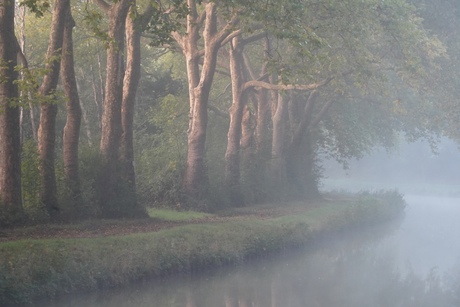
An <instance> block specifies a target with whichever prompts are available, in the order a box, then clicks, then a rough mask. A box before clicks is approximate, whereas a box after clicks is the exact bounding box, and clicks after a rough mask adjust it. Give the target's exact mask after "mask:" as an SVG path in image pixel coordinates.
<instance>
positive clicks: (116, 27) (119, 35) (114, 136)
mask: <svg viewBox="0 0 460 307" xmlns="http://www.w3.org/2000/svg"><path fill="white" fill-rule="evenodd" d="M95 2H96V3H97V4H98V5H99V7H100V8H101V9H102V10H104V12H105V13H106V14H107V16H108V19H109V20H108V22H109V24H108V27H109V28H108V32H107V35H108V37H107V39H108V48H107V64H106V65H107V74H106V81H105V99H104V101H103V112H102V129H101V141H100V146H99V148H100V153H101V158H102V170H101V174H100V177H99V178H98V187H97V189H98V194H99V195H98V197H99V205H100V210H101V214H102V216H106V217H116V216H120V215H122V214H123V213H122V212H120V210H121V207H120V206H121V204H119V196H120V195H118V192H120V191H119V190H118V189H119V187H118V184H119V169H118V168H119V165H118V157H119V146H120V138H121V133H122V130H121V102H122V97H123V78H124V63H123V50H124V33H125V24H126V17H127V16H128V11H129V7H130V1H129V0H121V1H117V2H115V3H113V4H111V5H110V4H108V3H107V2H105V1H104V0H95Z"/></svg>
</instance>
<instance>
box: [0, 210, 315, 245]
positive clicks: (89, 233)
mask: <svg viewBox="0 0 460 307" xmlns="http://www.w3.org/2000/svg"><path fill="white" fill-rule="evenodd" d="M317 205H318V203H315V202H309V203H305V202H298V203H289V204H276V205H275V204H268V205H267V204H266V205H257V206H250V207H245V208H235V209H231V210H225V211H221V212H218V213H216V214H203V215H198V216H196V215H193V217H192V218H187V216H188V215H187V214H186V213H187V212H185V214H184V215H183V216H185V218H180V219H172V218H164V219H163V218H158V217H155V214H154V210H152V211H150V213H151V214H150V215H151V216H154V217H153V218H146V219H135V220H132V219H129V220H128V219H127V220H88V221H84V222H79V223H73V224H42V225H35V226H28V227H17V228H10V229H0V242H5V241H15V240H22V239H51V238H89V237H103V236H118V235H128V234H132V233H142V232H154V231H159V230H163V229H167V228H171V227H176V226H180V225H185V224H197V223H219V222H226V221H233V220H240V219H246V218H258V219H267V218H273V217H277V216H283V215H291V214H296V213H300V212H305V211H306V210H309V209H310V208H312V207H315V206H317Z"/></svg>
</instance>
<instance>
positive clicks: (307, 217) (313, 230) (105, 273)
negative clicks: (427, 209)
mask: <svg viewBox="0 0 460 307" xmlns="http://www.w3.org/2000/svg"><path fill="white" fill-rule="evenodd" d="M286 206H288V205H286ZM403 207H404V204H403V202H402V201H401V198H400V197H399V196H398V195H396V194H395V193H386V194H381V195H361V196H360V197H359V198H356V199H351V200H350V199H348V200H343V199H342V200H330V201H324V202H322V203H320V204H316V205H315V206H313V207H312V208H310V209H308V210H305V211H303V212H295V213H291V214H288V215H282V216H277V217H270V218H257V217H255V216H254V215H251V216H249V215H248V214H247V213H248V212H249V211H240V212H237V211H235V212H233V213H230V215H231V214H233V216H243V218H236V219H233V220H232V221H231V222H215V221H213V222H202V223H192V224H188V225H183V226H178V227H173V228H169V229H165V230H161V231H156V232H150V233H137V234H130V235H124V236H108V237H99V238H82V239H72V238H69V239H48V240H18V241H10V242H3V243H0V305H2V306H4V305H7V304H13V303H27V302H31V301H33V300H34V299H35V298H37V297H53V296H56V295H60V294H63V293H70V292H75V291H84V290H95V289H98V288H100V287H108V286H115V285H121V284H125V283H127V282H130V281H133V280H136V279H139V278H142V277H145V276H152V275H153V276H155V275H164V274H169V273H172V272H187V271H193V270H199V269H200V268H204V267H209V266H218V265H223V264H228V263H236V262H240V261H242V260H244V259H245V258H248V257H251V256H254V255H259V254H264V253H268V252H273V251H277V250H280V249H282V248H288V247H292V246H298V245H302V244H305V243H308V242H309V241H310V240H311V239H312V238H314V237H316V236H318V235H322V234H324V233H327V232H331V231H340V230H342V229H344V228H348V227H353V226H359V225H364V224H368V223H375V222H377V221H382V220H387V219H389V218H392V217H394V216H396V215H398V214H399V213H400V212H401V211H402V210H403ZM245 210H253V212H254V211H255V212H257V210H258V209H257V208H249V209H245ZM226 214H227V215H229V213H228V212H227V213H226ZM173 218H174V217H171V219H173Z"/></svg>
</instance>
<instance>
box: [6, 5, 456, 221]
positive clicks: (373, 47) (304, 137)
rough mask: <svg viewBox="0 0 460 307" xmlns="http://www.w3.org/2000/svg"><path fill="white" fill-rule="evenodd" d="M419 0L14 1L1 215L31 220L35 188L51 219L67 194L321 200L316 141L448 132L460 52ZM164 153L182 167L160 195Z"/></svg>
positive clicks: (346, 153)
mask: <svg viewBox="0 0 460 307" xmlns="http://www.w3.org/2000/svg"><path fill="white" fill-rule="evenodd" d="M420 2H421V1H416V3H413V4H410V3H409V1H406V0H390V1H377V0H369V1H357V0H346V1H343V0H341V1H339V0H321V1H318V0H315V1H313V0H303V1H294V0H283V1H279V0H277V1H275V0H269V1H265V2H264V3H260V1H194V0H187V1H181V0H173V1H164V2H162V1H151V2H150V1H147V2H145V3H144V2H142V3H136V2H134V1H128V0H119V1H115V2H113V3H109V2H106V1H104V0H95V1H94V2H93V3H92V4H88V3H70V1H69V0H55V2H54V3H53V5H52V6H51V8H49V7H48V6H49V5H48V4H47V2H41V1H25V2H23V3H21V6H20V7H17V6H16V3H15V2H14V0H1V2H0V7H1V8H2V10H0V53H1V62H0V63H1V65H0V68H1V75H0V80H1V82H0V100H1V105H2V112H1V121H0V141H1V142H0V146H2V147H1V148H0V154H1V161H0V162H1V163H0V170H1V171H0V177H1V181H0V191H1V193H0V196H1V207H0V216H1V217H0V221H1V223H2V224H12V223H15V222H17V221H19V220H22V219H23V218H24V216H25V215H26V214H29V216H30V210H29V207H28V205H27V204H25V203H24V202H25V201H26V200H25V195H31V199H32V202H33V203H35V204H36V206H35V207H36V208H41V207H40V206H42V207H43V208H45V209H46V210H45V211H46V213H47V216H48V217H50V218H52V219H55V218H59V217H60V216H62V211H63V208H64V207H66V206H67V207H73V209H72V210H73V211H72V212H74V213H77V214H78V213H81V214H83V211H84V209H83V208H84V207H85V206H91V207H92V208H91V210H89V211H90V212H91V214H95V215H97V216H100V217H135V216H143V215H145V210H144V207H143V204H145V203H154V202H155V201H159V200H161V201H170V202H172V201H174V203H175V204H177V205H180V206H183V205H186V206H195V207H198V208H207V209H210V206H214V205H215V204H216V203H221V204H227V205H243V204H244V203H246V202H255V201H266V200H268V199H273V197H274V196H276V197H278V199H286V198H289V199H293V198H304V197H313V196H317V195H318V178H319V173H318V171H319V168H318V166H319V165H318V156H319V154H321V155H324V154H325V155H327V156H329V157H334V158H335V159H337V160H339V161H341V162H344V161H346V160H347V159H348V158H350V157H359V156H361V155H363V154H364V153H366V151H368V150H369V149H370V148H371V147H373V146H376V145H383V146H386V147H390V146H393V145H394V140H395V138H394V136H395V135H396V134H397V133H399V132H401V131H402V132H404V133H406V135H407V136H408V137H410V138H412V139H415V138H418V137H421V136H429V134H430V133H431V132H432V131H436V130H437V129H439V128H438V127H440V125H435V124H434V123H433V121H430V120H428V119H429V117H430V116H427V112H428V111H432V110H433V105H434V100H433V99H432V98H433V97H435V96H434V94H435V93H436V91H435V90H434V87H433V85H434V84H437V83H434V82H433V81H432V77H433V76H434V75H435V74H438V71H439V69H440V67H442V65H440V63H441V64H443V65H447V64H446V63H448V61H449V60H448V59H447V57H445V54H446V53H445V48H444V45H443V44H442V43H441V41H440V40H439V39H438V38H436V37H435V36H433V35H430V34H429V32H428V31H427V30H425V28H424V24H423V20H422V19H421V18H420V14H419V11H418V9H417V7H418V4H420ZM26 7H27V12H26V10H25V8H26ZM15 9H16V11H17V12H22V14H15ZM49 9H52V12H48V10H49ZM17 12H16V13H17ZM72 12H74V14H76V20H77V26H76V27H75V21H74V17H73V16H72ZM75 12H76V13H75ZM36 16H39V17H40V16H41V19H36V18H39V17H36ZM50 19H51V20H50ZM38 20H44V21H45V22H43V24H42V25H38V22H39V21H38ZM47 22H49V23H50V24H51V27H50V30H49V32H47V31H46V30H45V29H48V28H49V24H48V25H47V24H46V23H47ZM15 25H16V29H15ZM425 26H426V25H425ZM74 27H75V29H74ZM37 29H42V31H41V32H40V33H38V34H37V35H36V37H34V34H33V31H36V30H37ZM29 33H30V34H29ZM44 33H48V35H49V38H48V39H47V43H45V39H44ZM73 35H76V37H77V39H76V40H75V39H74V38H73ZM40 38H41V39H40ZM75 41H76V42H77V43H75ZM45 45H47V51H46V52H45V56H41V55H40V54H41V53H40V52H41V51H40V50H44V48H46V47H44V46H45ZM102 48H105V49H106V52H105V54H102V53H100V52H99V51H100V50H101V49H102ZM28 49H29V50H31V51H32V52H29V53H27V52H26V50H28ZM74 49H75V50H74ZM29 54H30V56H29ZM178 54H180V55H182V58H183V59H184V60H185V61H180V62H179V61H178V59H177V56H176V55H178ZM18 60H19V61H20V64H19V65H18ZM31 61H32V62H33V63H34V68H31V67H32V66H31V65H30V62H31ZM18 67H19V68H18ZM37 67H39V68H40V69H38V68H37ZM165 67H169V69H168V68H165ZM59 77H60V78H59ZM59 79H60V80H61V83H60V84H61V85H60V86H59ZM104 80H105V81H104ZM104 83H105V84H104ZM183 84H187V86H182V85H183ZM429 85H431V86H429ZM138 88H139V91H138ZM443 92H445V91H443ZM421 93H422V94H423V95H422V96H421V95H420V94H421ZM81 97H82V98H81ZM184 100H188V101H189V103H188V104H186V103H184ZM61 101H65V104H62V103H60V102H61ZM91 101H94V102H95V103H94V104H90V103H89V102H91ZM136 101H137V104H136ZM449 101H453V99H452V97H449ZM64 105H65V107H64ZM168 106H169V107H170V109H168ZM37 107H38V108H39V121H38V128H36V123H35V117H36V116H35V112H34V110H36V109H37ZM225 108H228V112H226V111H222V110H223V109H225ZM185 109H188V110H185ZM26 111H28V112H26ZM183 112H187V113H188V114H189V115H188V119H186V118H187V117H185V116H182V115H181V114H183ZM441 113H442V112H441ZM151 114H154V115H153V116H151ZM155 117H156V119H154V118H155ZM158 117H162V118H161V120H158ZM82 121H83V125H82ZM159 123H163V124H162V125H160V124H159ZM171 127H176V128H177V127H179V129H183V130H182V131H179V134H178V135H177V131H175V133H173V134H174V135H171V134H170V135H169V136H168V134H167V131H172V130H171ZM176 128H175V129H176ZM61 129H62V130H61ZM185 130H186V131H185ZM61 131H62V133H61ZM80 131H85V132H86V133H85V135H83V136H80ZM61 134H62V135H61ZM225 135H226V142H225V141H224V140H223V138H225ZM57 136H62V138H58V137H57ZM168 138H169V139H168ZM172 138H174V139H176V140H178V141H177V142H176V144H175V146H177V147H172V146H171V143H172V142H171V140H172ZM28 139H31V140H33V141H32V143H33V144H36V150H37V156H36V163H26V162H30V161H31V160H30V159H29V158H28V156H27V155H25V153H29V152H30V151H32V152H33V148H35V146H31V147H32V149H30V148H28V149H27V148H26V147H25V144H27V142H28ZM82 139H83V141H82ZM94 139H98V140H99V149H98V150H97V152H96V153H95V151H91V152H92V155H93V158H94V159H95V161H96V162H94V164H91V165H90V167H93V168H94V169H93V172H92V173H91V172H88V171H87V170H86V171H85V172H84V173H85V174H84V175H83V177H84V178H83V180H81V178H80V177H81V171H82V169H81V168H82V167H83V168H85V167H86V169H87V168H88V165H86V164H84V163H88V161H84V159H85V158H81V157H79V153H80V154H82V153H85V150H86V151H90V150H89V149H84V148H90V147H91V146H92V144H93V142H94ZM83 143H84V146H82V144H83ZM152 143H153V144H152ZM177 144H179V145H177ZM160 147H161V148H163V153H164V154H163V156H161V155H159V154H158V153H159V152H160V151H159V150H158V148H160ZM21 148H22V149H21ZM172 150H175V151H178V152H183V153H184V155H181V154H179V155H178V157H179V158H178V159H177V161H176V162H177V164H178V165H179V166H177V165H176V164H175V163H172V162H173V161H174V159H173V158H172V156H173V154H172ZM21 152H22V161H21ZM152 153H156V154H155V155H152ZM56 155H57V156H58V157H59V159H56ZM61 157H62V159H60V158H61ZM32 160H33V159H32ZM135 160H136V163H134V162H135ZM61 161H62V162H61ZM213 161H214V162H213ZM31 164H32V165H31ZM152 164H154V165H155V167H153V168H152V167H151V165H152ZM159 164H167V165H168V168H169V169H170V170H172V172H173V173H174V174H175V175H174V176H173V178H172V179H171V180H169V181H168V182H166V181H165V180H163V179H160V180H158V181H157V182H162V183H161V184H158V185H159V187H158V189H157V188H155V189H156V191H155V192H152V190H155V189H153V188H151V185H152V178H156V177H159V176H163V175H164V173H161V172H156V173H155V172H150V171H151V170H152V169H158V165H159ZM173 164H174V166H172V165H173ZM31 168H32V169H33V168H36V170H37V171H36V173H37V174H38V176H37V180H38V182H39V183H40V184H39V188H37V193H36V194H34V193H33V192H30V187H29V186H26V185H25V182H30V181H31V180H30V178H25V177H27V176H28V175H27V176H25V174H30V173H31V172H30V169H31ZM220 168H221V169H220ZM213 169H215V170H217V171H215V172H214V173H213ZM61 170H62V172H61ZM32 173H33V172H32ZM89 173H91V175H88V174H89ZM221 174H223V175H222V176H221ZM29 177H30V176H29ZM26 179H27V180H26ZM162 180H163V181H162ZM88 182H90V183H91V186H92V187H91V193H88V191H87V189H88V187H86V186H85V184H88ZM136 182H137V184H136ZM178 186H179V188H177V187H178ZM217 187H220V188H217ZM168 191H169V192H171V191H173V192H172V193H169V192H168ZM88 194H91V195H90V196H88ZM171 194H174V195H173V196H171ZM216 194H217V196H216ZM164 195H169V196H167V197H165V196H164ZM139 200H141V201H139ZM85 204H86V205H85ZM40 210H41V209H40ZM83 215H84V214H83Z"/></svg>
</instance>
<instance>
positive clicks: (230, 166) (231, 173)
mask: <svg viewBox="0 0 460 307" xmlns="http://www.w3.org/2000/svg"><path fill="white" fill-rule="evenodd" d="M239 41H240V39H239V37H238V36H237V37H234V38H233V39H232V43H231V44H230V48H229V57H230V75H231V79H232V106H231V107H230V109H229V115H230V126H229V128H228V134H227V150H226V152H225V184H226V187H227V190H228V192H229V198H230V201H231V203H232V204H233V205H237V206H240V205H242V203H243V197H242V195H241V188H240V142H241V134H242V123H243V109H244V106H245V104H246V94H245V93H243V91H242V85H243V67H242V65H243V55H242V52H243V49H242V46H240V44H239Z"/></svg>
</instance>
